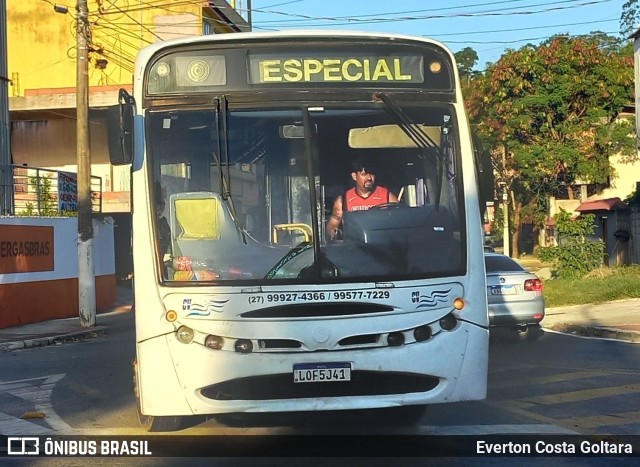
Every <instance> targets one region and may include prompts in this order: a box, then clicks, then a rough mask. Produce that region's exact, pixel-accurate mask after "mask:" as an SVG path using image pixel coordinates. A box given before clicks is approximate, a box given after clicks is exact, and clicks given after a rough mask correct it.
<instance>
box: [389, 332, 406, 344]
mask: <svg viewBox="0 0 640 467" xmlns="http://www.w3.org/2000/svg"><path fill="white" fill-rule="evenodd" d="M387 344H389V347H399V346H401V345H402V344H404V334H402V333H401V332H391V333H389V335H388V336H387Z"/></svg>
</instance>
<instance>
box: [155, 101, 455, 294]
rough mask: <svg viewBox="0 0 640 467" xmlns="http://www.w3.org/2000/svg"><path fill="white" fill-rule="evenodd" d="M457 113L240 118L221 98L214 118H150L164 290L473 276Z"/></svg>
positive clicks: (253, 112) (372, 105)
mask: <svg viewBox="0 0 640 467" xmlns="http://www.w3.org/2000/svg"><path fill="white" fill-rule="evenodd" d="M453 112H454V109H453V106H452V105H449V104H434V103H416V102H406V101H405V102H401V103H393V104H390V103H389V102H385V103H382V102H380V101H375V100H373V101H372V102H366V103H363V102H353V103H348V102H341V103H326V104H323V105H321V106H319V105H315V104H314V106H300V105H299V104H298V105H297V106H296V105H294V104H291V105H290V107H288V108H272V107H267V106H265V107H263V108H260V107H258V106H255V105H254V106H251V107H248V106H246V105H245V106H242V107H234V106H233V103H231V104H228V103H227V101H226V99H225V98H224V97H223V98H220V99H215V100H214V104H213V105H211V106H206V107H202V106H200V107H195V106H194V107H191V106H180V107H179V108H175V107H171V108H168V107H167V108H164V107H154V108H151V109H149V110H148V113H147V119H146V126H147V127H146V132H145V138H146V144H147V153H148V156H149V160H150V162H151V173H152V183H153V195H154V196H155V206H154V213H155V215H154V219H155V221H154V225H155V227H154V232H155V237H156V244H157V254H158V260H159V263H160V264H161V265H162V268H161V270H162V274H161V275H162V280H163V281H164V282H175V283H176V285H179V283H180V282H181V281H194V280H195V281H202V282H214V283H218V282H227V281H248V282H249V281H250V282H255V283H271V282H273V281H293V282H299V283H318V282H340V281H349V282H353V281H361V282H364V281H374V280H375V281H391V280H403V279H419V278H427V277H444V276H452V275H457V274H464V272H465V260H466V255H465V253H464V251H465V250H464V247H463V245H464V243H465V238H466V232H465V230H464V225H465V224H464V221H463V219H464V212H463V208H464V206H463V205H464V203H463V202H462V193H463V191H462V176H461V173H460V171H459V169H458V168H459V167H460V157H459V153H460V151H459V141H458V131H457V128H455V126H454V125H455V123H454V122H456V121H457V119H456V118H453ZM398 114H400V115H402V116H403V117H402V118H400V117H398ZM358 178H360V179H361V181H360V182H358V180H357V179H358ZM358 183H362V184H364V185H366V190H367V192H366V193H365V195H366V196H363V195H362V193H361V192H360V191H358ZM369 194H371V195H372V196H373V197H370V196H368V195H369ZM336 212H337V213H338V214H339V216H336ZM332 217H338V218H339V219H338V220H336V219H334V220H332ZM333 226H335V232H334V231H333V230H332V229H331V228H330V227H333Z"/></svg>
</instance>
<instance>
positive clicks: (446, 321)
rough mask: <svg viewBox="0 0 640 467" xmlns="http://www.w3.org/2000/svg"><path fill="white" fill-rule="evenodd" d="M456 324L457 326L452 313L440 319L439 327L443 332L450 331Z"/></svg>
mask: <svg viewBox="0 0 640 467" xmlns="http://www.w3.org/2000/svg"><path fill="white" fill-rule="evenodd" d="M456 324H458V320H457V319H456V317H455V316H454V315H453V314H452V313H449V314H448V315H446V316H444V317H442V319H440V327H441V328H442V329H444V330H445V331H451V330H452V329H453V328H455V327H456Z"/></svg>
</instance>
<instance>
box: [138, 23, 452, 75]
mask: <svg viewBox="0 0 640 467" xmlns="http://www.w3.org/2000/svg"><path fill="white" fill-rule="evenodd" d="M314 37H317V38H321V37H324V38H331V39H333V38H341V39H344V38H369V39H377V38H379V39H395V40H405V41H413V42H422V43H424V44H431V45H435V46H437V47H440V48H442V50H443V51H445V52H446V53H447V54H449V56H450V58H451V60H452V61H454V60H455V58H454V56H453V53H452V52H451V51H450V50H449V48H448V47H447V46H446V45H444V44H443V43H442V42H439V41H436V40H434V39H429V38H426V37H421V36H412V35H408V34H391V33H384V32H368V31H344V30H314V29H300V30H289V31H274V32H237V33H228V34H209V35H204V36H183V37H179V38H175V39H168V40H166V41H162V42H156V43H153V44H151V45H148V46H146V47H144V48H142V49H141V50H140V52H139V54H138V58H137V60H136V68H138V69H139V66H138V63H141V62H142V63H143V62H146V61H147V60H149V59H150V58H151V57H152V56H153V55H154V54H155V53H157V52H158V51H160V50H163V49H165V48H170V47H172V46H175V45H178V44H180V45H189V44H199V43H211V42H229V43H234V42H242V41H253V40H256V41H260V40H265V39H267V40H268V39H276V38H288V39H294V38H314Z"/></svg>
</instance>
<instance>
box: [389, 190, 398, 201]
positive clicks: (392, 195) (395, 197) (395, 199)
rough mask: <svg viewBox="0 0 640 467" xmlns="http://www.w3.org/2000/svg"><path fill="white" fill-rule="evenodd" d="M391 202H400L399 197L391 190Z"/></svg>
mask: <svg viewBox="0 0 640 467" xmlns="http://www.w3.org/2000/svg"><path fill="white" fill-rule="evenodd" d="M389 202H390V203H397V202H398V197H397V196H396V195H394V194H393V192H392V191H391V190H389Z"/></svg>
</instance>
